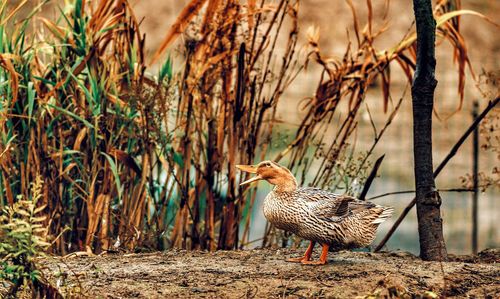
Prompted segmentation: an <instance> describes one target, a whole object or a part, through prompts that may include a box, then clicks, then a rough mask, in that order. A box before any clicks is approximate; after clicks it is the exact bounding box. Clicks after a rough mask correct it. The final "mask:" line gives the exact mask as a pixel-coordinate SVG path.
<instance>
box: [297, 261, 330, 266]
mask: <svg viewBox="0 0 500 299" xmlns="http://www.w3.org/2000/svg"><path fill="white" fill-rule="evenodd" d="M301 263H302V264H303V265H326V264H328V262H327V261H326V260H324V261H322V260H318V261H302V262H301Z"/></svg>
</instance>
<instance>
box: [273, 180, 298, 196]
mask: <svg viewBox="0 0 500 299" xmlns="http://www.w3.org/2000/svg"><path fill="white" fill-rule="evenodd" d="M297 188H298V184H297V180H296V179H295V178H294V177H293V176H291V177H290V178H287V179H286V180H285V179H283V180H280V181H279V182H278V183H277V184H276V185H275V186H274V189H273V191H274V192H276V193H283V192H293V191H295V190H297Z"/></svg>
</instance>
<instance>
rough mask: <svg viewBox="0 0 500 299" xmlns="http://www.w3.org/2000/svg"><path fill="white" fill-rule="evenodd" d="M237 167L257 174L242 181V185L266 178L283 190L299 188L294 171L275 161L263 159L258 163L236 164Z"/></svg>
mask: <svg viewBox="0 0 500 299" xmlns="http://www.w3.org/2000/svg"><path fill="white" fill-rule="evenodd" d="M236 168H238V169H239V170H241V171H244V172H249V173H255V174H256V176H254V177H253V178H251V179H248V180H246V181H244V182H242V183H241V184H240V186H241V185H246V184H250V183H252V182H256V181H259V180H266V181H268V182H269V183H270V184H273V185H275V186H276V187H277V188H278V189H280V190H281V191H293V190H295V189H297V181H296V180H295V177H294V176H293V174H292V172H290V170H288V168H286V167H284V166H281V165H279V164H278V163H275V162H273V161H262V162H260V163H259V164H257V165H236Z"/></svg>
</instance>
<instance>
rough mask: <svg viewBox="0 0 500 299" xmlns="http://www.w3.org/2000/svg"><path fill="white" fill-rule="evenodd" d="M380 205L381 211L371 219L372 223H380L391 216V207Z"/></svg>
mask: <svg viewBox="0 0 500 299" xmlns="http://www.w3.org/2000/svg"><path fill="white" fill-rule="evenodd" d="M380 207H381V208H383V210H382V213H380V215H378V217H377V218H375V220H373V221H372V224H380V223H382V222H384V221H386V220H387V219H389V218H391V216H392V213H394V208H393V207H382V206H380Z"/></svg>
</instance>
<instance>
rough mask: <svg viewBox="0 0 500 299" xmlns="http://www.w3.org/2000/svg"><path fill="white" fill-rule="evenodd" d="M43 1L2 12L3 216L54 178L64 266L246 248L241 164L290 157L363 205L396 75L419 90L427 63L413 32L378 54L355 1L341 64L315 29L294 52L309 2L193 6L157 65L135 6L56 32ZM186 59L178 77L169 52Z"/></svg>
mask: <svg viewBox="0 0 500 299" xmlns="http://www.w3.org/2000/svg"><path fill="white" fill-rule="evenodd" d="M46 2H47V1H41V2H40V4H39V5H38V6H37V7H35V8H34V9H33V11H32V12H31V13H29V14H28V15H27V16H23V17H22V18H21V17H20V16H19V18H18V17H17V16H18V14H19V11H20V10H21V8H22V7H23V6H25V5H26V3H27V1H21V2H20V3H19V4H18V5H17V6H12V5H8V2H7V1H6V0H3V1H1V5H0V20H1V22H0V38H1V40H0V41H1V42H0V53H1V54H0V65H1V68H0V79H1V80H0V99H1V104H0V134H1V139H2V142H1V144H0V167H1V176H0V186H1V187H0V188H1V190H0V205H2V206H3V205H9V206H12V205H13V204H14V203H15V202H16V201H17V198H18V197H20V196H21V197H23V198H29V196H30V194H29V189H30V188H29V186H30V182H33V181H34V180H35V178H36V177H38V176H40V177H42V178H43V191H42V196H41V198H40V199H39V204H40V205H46V208H45V209H44V213H46V214H45V215H46V216H47V217H46V219H47V220H46V223H45V225H46V226H47V227H48V231H49V235H51V236H59V238H57V239H55V240H54V244H53V247H52V250H53V251H55V252H58V253H61V254H66V253H69V252H74V251H86V252H89V253H92V252H101V251H109V250H121V249H123V250H140V249H165V248H170V247H180V248H188V249H207V250H216V249H235V248H241V247H244V246H245V245H246V244H248V243H249V242H250V241H251V240H249V230H250V225H251V211H252V209H253V208H254V203H255V199H256V189H255V188H248V187H245V188H241V187H239V186H238V184H239V181H240V180H242V179H245V178H244V177H241V174H239V173H237V172H236V169H235V165H236V164H251V163H254V162H258V161H260V160H264V159H274V160H275V161H281V160H283V161H285V162H283V161H282V163H285V165H288V166H289V167H290V169H292V170H293V171H294V172H295V173H297V174H299V177H300V178H301V179H302V181H303V183H309V184H311V185H315V186H319V187H322V188H328V189H331V190H339V192H349V193H352V194H354V195H358V194H357V193H359V190H357V189H356V188H352V186H353V185H359V186H363V185H364V183H365V180H366V178H367V176H368V174H369V173H370V171H371V170H372V164H371V152H372V151H373V148H375V146H376V145H377V144H378V142H379V140H380V139H381V137H382V135H383V133H384V132H385V129H386V128H387V126H389V125H390V123H391V121H392V120H393V118H394V117H395V115H396V113H397V111H398V109H399V107H400V104H401V100H399V101H396V102H393V101H392V97H391V95H390V89H391V86H390V85H391V78H390V68H391V66H392V65H395V64H399V66H400V67H401V68H402V69H403V70H404V71H405V74H406V76H407V79H408V81H409V82H410V81H411V80H412V74H413V71H414V66H415V34H414V33H412V32H410V33H409V34H408V35H407V36H405V37H403V38H402V40H401V42H400V43H398V44H397V45H396V46H394V47H393V48H390V49H386V50H376V49H375V47H374V45H373V42H374V40H376V38H377V37H378V36H379V35H380V33H382V32H383V31H385V30H387V29H388V28H386V27H382V28H375V26H374V25H373V13H372V8H371V2H370V1H367V4H366V5H368V12H369V13H368V19H367V20H360V19H359V18H358V16H357V13H356V7H355V5H354V4H353V3H351V2H350V1H348V4H349V5H350V7H351V8H352V12H353V20H354V24H355V26H354V28H355V32H354V34H355V37H356V40H355V42H354V43H352V44H351V43H349V46H348V47H347V50H346V53H345V55H344V57H343V58H342V59H341V60H333V59H328V58H326V57H327V56H326V55H325V54H324V53H323V52H322V51H321V50H320V47H319V44H318V34H319V31H318V30H316V29H312V30H310V31H309V33H308V42H307V44H306V45H298V33H299V30H300V26H299V23H298V14H299V7H300V6H299V1H292V0H280V1H267V0H261V1H259V2H258V3H257V1H255V0H248V1H241V2H240V1H236V0H193V1H191V2H189V3H188V5H187V6H186V7H185V8H184V10H183V11H182V12H181V13H180V15H179V17H178V19H177V21H176V22H175V23H174V24H173V25H172V28H171V30H170V31H169V32H167V34H166V36H165V38H164V40H163V43H162V44H161V47H160V48H159V49H158V50H157V52H156V53H155V55H154V56H153V57H152V59H151V60H150V61H147V57H145V52H146V51H145V49H146V43H145V36H144V35H143V34H142V33H141V31H140V26H139V23H138V21H137V19H136V17H135V16H134V13H133V10H132V9H131V7H130V4H129V3H128V1H126V0H108V1H104V0H102V1H85V0H75V1H74V3H73V4H72V5H68V6H67V7H62V8H60V14H59V16H58V17H57V18H55V19H46V18H43V17H41V16H39V15H38V11H39V9H40V7H42V6H43V5H45V3H46ZM458 3H459V1H439V4H438V5H437V6H436V11H435V15H436V18H437V20H438V27H439V32H440V33H441V35H442V36H443V38H445V39H447V40H448V41H450V42H451V44H452V46H453V48H454V49H455V50H454V51H455V52H454V58H455V60H456V61H457V65H458V75H459V78H460V85H459V91H460V95H461V97H462V98H463V89H464V84H463V80H464V78H465V68H466V66H467V64H468V63H469V59H468V56H467V50H466V46H465V43H464V39H463V37H462V36H461V35H460V31H459V22H458V17H459V16H460V15H462V14H467V13H473V12H469V11H458V10H457V9H459V5H458ZM386 9H389V7H387V8H386ZM474 14H477V13H474ZM180 36H182V37H183V38H182V40H181V41H180V40H179V37H180ZM174 46H177V47H179V48H180V49H181V51H182V55H181V56H182V60H183V64H182V66H180V67H178V69H175V68H174V67H173V59H172V58H170V57H168V55H167V54H166V53H167V52H172V51H171V50H172V49H173V47H174ZM166 56H167V57H168V58H165V57H166ZM308 63H318V64H319V65H321V67H322V68H323V73H322V77H321V80H320V81H319V82H318V86H317V89H316V92H315V94H314V95H311V97H310V98H308V99H306V102H305V105H303V106H301V108H300V109H304V110H305V114H304V116H303V118H302V119H301V122H300V125H299V126H298V127H297V128H296V132H294V138H293V140H292V141H291V142H289V143H288V144H286V146H285V147H284V150H283V151H281V152H280V153H279V154H278V155H277V156H274V157H273V156H271V148H270V147H271V146H270V143H271V139H272V138H273V136H275V134H276V130H277V129H276V127H277V126H278V124H279V120H278V119H277V117H276V112H277V108H278V105H279V104H280V103H283V102H284V99H283V94H284V92H285V91H286V89H287V88H288V87H289V86H290V85H291V84H293V81H294V79H295V78H296V77H297V75H298V74H299V73H300V72H301V71H302V70H303V69H304V68H305V67H306V66H307V64H308ZM153 64H156V65H159V67H158V68H159V71H158V72H157V73H156V74H152V73H151V72H149V71H148V70H149V69H148V65H153ZM376 80H378V81H380V82H381V84H382V92H383V99H384V100H383V102H381V103H380V105H383V106H384V110H385V111H387V121H386V123H385V125H384V126H383V127H382V128H376V126H375V124H374V123H373V122H372V123H373V129H374V141H373V146H372V147H371V150H370V151H369V152H368V153H359V152H357V151H356V149H355V147H354V146H353V145H352V144H354V140H355V134H354V133H355V131H356V128H357V117H358V112H359V111H360V108H361V107H363V105H364V104H365V95H366V92H367V90H368V89H369V88H370V86H371V85H372V84H373V82H375V81H376ZM341 103H347V106H348V111H347V112H344V113H340V111H339V108H338V107H339V105H340V104H341ZM297 109H299V108H297ZM370 117H371V116H370ZM339 119H340V122H339V123H338V124H337V123H336V122H337V121H338V120H339ZM326 127H334V128H335V132H336V133H335V138H334V139H331V138H330V137H329V136H327V135H325V133H324V132H325V131H326V130H325V128H326ZM313 163H319V164H320V165H321V167H319V168H312V167H311V166H312V165H313ZM306 178H312V179H309V180H307V182H306ZM353 182H355V184H353ZM277 236H278V235H277V234H276V232H274V230H273V229H272V228H271V227H268V229H267V230H266V232H265V236H264V238H263V245H265V246H269V245H273V244H276V243H277V242H280V243H281V244H286V243H287V242H286V239H287V238H288V236H284V239H280V238H278V237H277Z"/></svg>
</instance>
